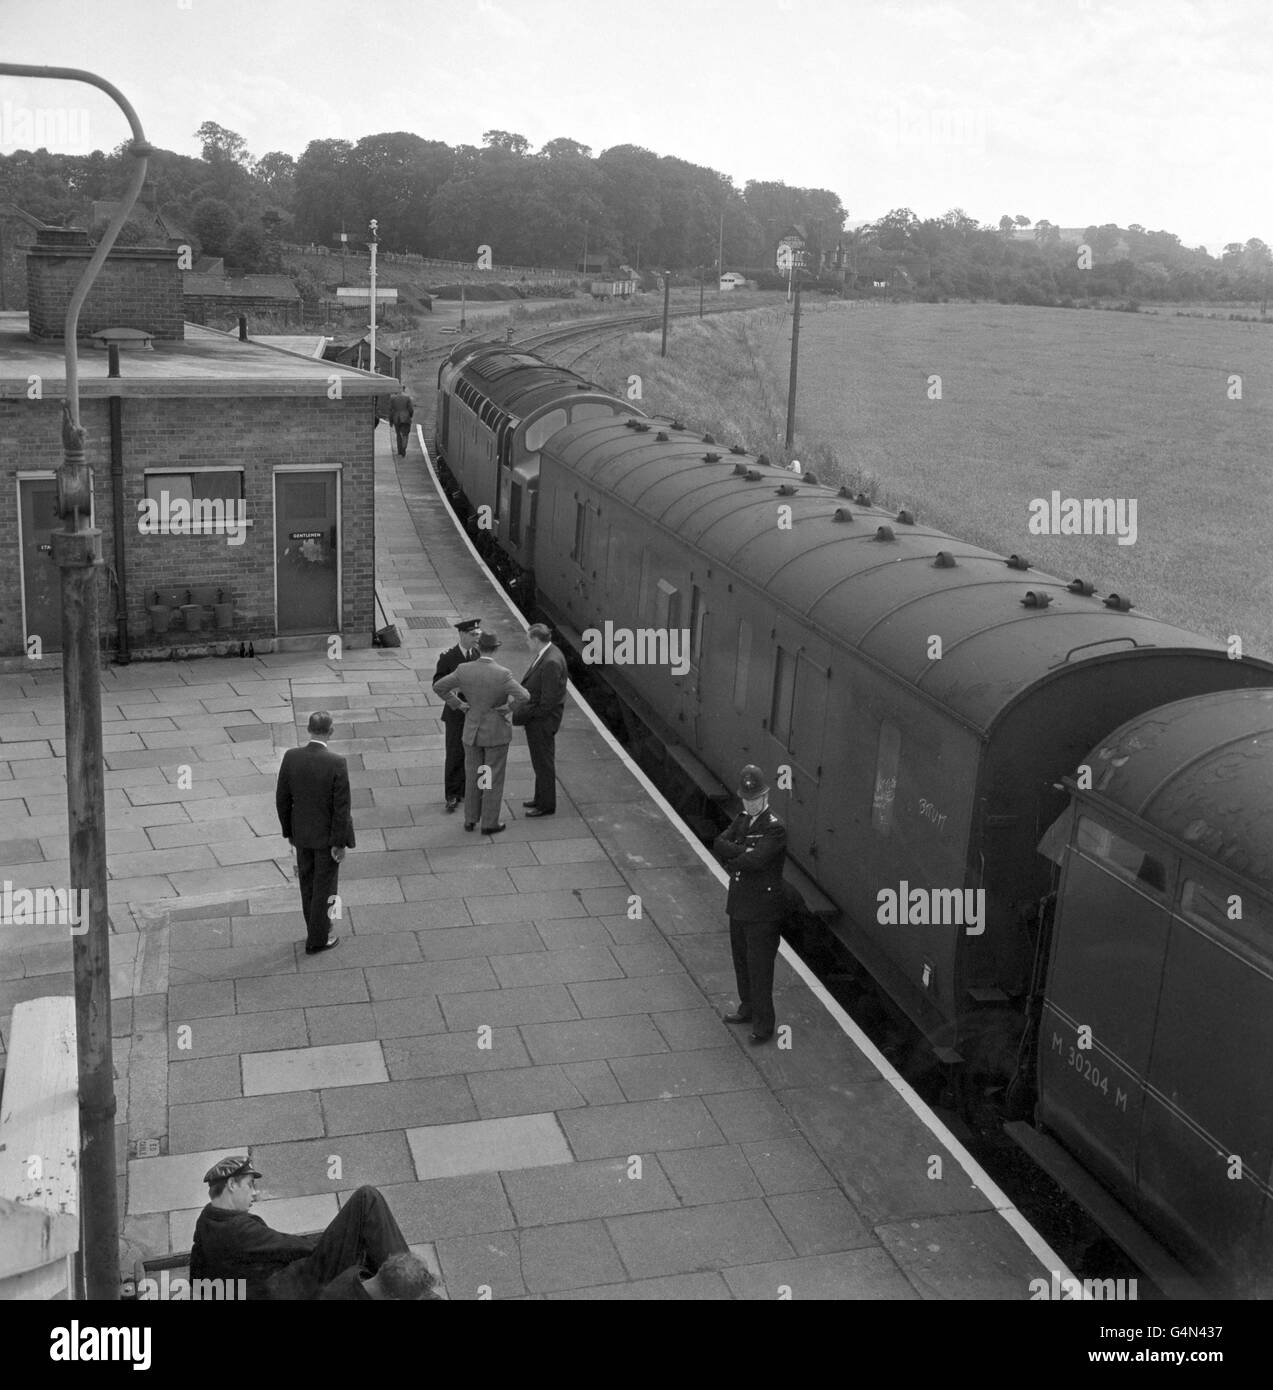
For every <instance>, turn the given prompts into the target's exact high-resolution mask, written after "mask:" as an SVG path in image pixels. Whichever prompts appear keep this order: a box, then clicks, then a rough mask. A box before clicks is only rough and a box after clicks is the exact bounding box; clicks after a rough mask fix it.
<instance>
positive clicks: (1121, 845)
mask: <svg viewBox="0 0 1273 1390" xmlns="http://www.w3.org/2000/svg"><path fill="white" fill-rule="evenodd" d="M1077 843H1078V848H1079V849H1080V850H1082V851H1083V852H1084V853H1086V854H1089V855H1091V857H1092V858H1093V859H1096V860H1098V861H1099V862H1100V863H1101V864H1102V865H1103V866H1104V867H1105V868H1107V869H1109V870H1110V871H1111V872H1112V873H1115V874H1117V875H1118V876H1119V878H1123V879H1126V880H1127V881H1128V882H1130V883H1135V884H1136V885H1137V886H1138V887H1140V888H1149V889H1152V890H1154V891H1155V892H1158V893H1164V892H1166V890H1167V870H1166V868H1165V867H1164V865H1163V861H1162V860H1161V859H1160V858H1158V857H1157V855H1153V854H1150V853H1148V852H1147V851H1146V850H1145V849H1144V848H1143V847H1142V846H1140V845H1138V844H1136V843H1135V841H1133V840H1129V839H1127V838H1126V837H1125V836H1123V835H1119V834H1117V833H1116V832H1115V831H1113V830H1110V829H1109V828H1108V827H1107V826H1104V825H1098V824H1097V822H1096V821H1094V820H1090V819H1089V818H1088V817H1087V816H1081V817H1080V818H1079V829H1078V841H1077Z"/></svg>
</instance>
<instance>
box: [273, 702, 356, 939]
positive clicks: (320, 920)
mask: <svg viewBox="0 0 1273 1390" xmlns="http://www.w3.org/2000/svg"><path fill="white" fill-rule="evenodd" d="M331 736H332V717H331V715H330V714H328V713H327V711H326V710H315V711H314V713H313V714H311V715H310V717H309V742H308V743H307V744H306V745H305V747H304V748H289V749H288V750H287V752H286V753H284V754H283V765H282V766H281V767H280V768H279V770H278V786H277V787H276V789H275V792H274V805H275V808H276V809H277V811H278V820H279V825H280V826H282V829H283V834H284V835H285V836H286V837H287V840H288V842H289V844H291V845H293V846H294V847H295V849H296V867H297V871H298V875H299V878H300V882H301V907H302V908H303V909H304V912H305V925H306V928H307V932H308V934H307V938H306V942H305V951H306V954H307V955H311V956H312V955H316V954H317V953H318V952H319V951H329V950H331V948H332V947H333V946H335V945H337V944H339V942H340V938H339V937H338V936H334V935H333V934H332V930H331V919H330V917H329V916H328V903H329V901H330V900H331V899H332V898H333V897H335V896H336V890H337V882H338V880H339V877H340V864H341V860H342V859H344V857H345V851H346V849H353V848H354V822H353V818H352V817H351V815H350V813H349V769H348V766H347V764H346V762H345V760H344V758H342V757H341V756H340V755H339V754H338V753H332V752H330V751H329V750H328V747H327V740H328V739H330V738H331Z"/></svg>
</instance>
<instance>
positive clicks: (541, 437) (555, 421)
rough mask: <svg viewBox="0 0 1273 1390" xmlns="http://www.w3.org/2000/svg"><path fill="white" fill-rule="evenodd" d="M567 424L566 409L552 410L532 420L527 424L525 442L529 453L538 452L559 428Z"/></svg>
mask: <svg viewBox="0 0 1273 1390" xmlns="http://www.w3.org/2000/svg"><path fill="white" fill-rule="evenodd" d="M565 425H566V412H565V411H564V410H550V411H549V412H548V414H547V415H541V416H540V417H539V419H538V420H532V421H531V423H530V424H529V425H527V426H526V433H525V435H524V436H523V442H524V445H525V449H526V452H527V453H528V454H537V453H538V452H539V451H540V449H542V448H543V447H544V443H545V441H546V440H547V439H549V438H550V437H551V436H552V435H554V434H556V433H557V431H558V430H560V429H564V428H565Z"/></svg>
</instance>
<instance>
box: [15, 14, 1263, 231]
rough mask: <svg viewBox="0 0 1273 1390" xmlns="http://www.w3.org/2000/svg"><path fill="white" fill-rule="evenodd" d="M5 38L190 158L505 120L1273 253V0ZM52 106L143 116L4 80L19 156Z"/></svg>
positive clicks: (85, 113) (886, 191) (925, 201)
mask: <svg viewBox="0 0 1273 1390" xmlns="http://www.w3.org/2000/svg"><path fill="white" fill-rule="evenodd" d="M0 49H2V50H3V56H4V58H5V60H7V61H11V62H20V63H41V64H42V63H54V62H56V63H59V64H63V65H70V66H79V67H84V68H88V69H90V70H92V71H94V72H96V73H98V74H100V75H102V76H104V77H106V78H108V79H109V80H110V81H112V82H114V83H115V84H116V85H117V86H118V87H119V88H120V89H121V90H122V91H123V92H124V94H125V95H126V96H127V97H128V98H129V99H130V100H131V101H132V103H133V105H134V106H135V107H136V109H137V112H138V115H139V116H140V118H141V120H142V123H143V125H144V127H145V130H146V134H147V136H148V138H149V139H150V140H151V141H152V142H153V143H155V144H157V145H160V146H163V147H165V148H168V149H173V150H177V151H179V152H182V153H186V154H191V155H197V154H198V153H199V148H198V144H197V142H196V141H195V139H194V137H193V133H194V131H195V129H196V128H197V127H198V126H199V125H200V123H201V122H203V121H205V120H212V121H216V122H218V123H219V124H221V125H223V126H227V127H229V128H230V129H231V130H235V131H237V132H238V133H239V134H241V135H242V136H244V138H245V139H246V140H247V144H248V149H249V150H250V151H251V152H252V153H253V154H255V155H261V154H264V153H265V152H266V151H268V150H275V149H281V150H286V151H287V152H288V153H290V154H293V155H299V154H300V153H301V151H302V150H303V149H304V147H305V145H306V144H307V143H308V141H310V140H313V139H324V138H332V137H338V138H343V139H349V140H356V139H358V138H359V137H360V136H362V135H368V134H373V133H375V132H378V131H388V130H409V131H413V132H415V133H416V134H419V135H422V136H425V137H426V138H430V139H436V140H445V141H446V142H447V143H448V144H459V143H467V144H474V145H478V144H480V143H481V137H482V132H483V131H485V130H489V129H492V128H498V129H503V130H510V131H517V132H519V133H521V134H522V135H525V136H526V137H527V139H528V140H529V141H530V142H531V145H532V146H533V147H534V148H538V147H539V146H540V145H542V144H544V143H545V142H546V141H548V140H551V139H553V138H554V137H557V136H568V137H570V138H572V139H575V140H579V141H581V142H582V143H583V144H585V145H589V146H591V147H592V151H593V153H594V154H596V153H599V152H600V151H601V150H603V149H605V148H606V147H607V146H609V145H616V144H636V145H644V146H646V147H647V148H649V149H652V150H655V151H656V152H658V153H659V154H672V155H678V156H680V157H681V158H684V159H688V160H690V161H692V162H693V163H696V164H705V165H710V166H712V167H713V168H716V169H720V170H722V171H724V172H725V173H728V174H730V175H731V176H732V177H733V178H734V180H735V182H736V183H737V184H738V185H739V186H740V187H741V186H742V184H743V183H744V182H745V181H746V180H747V179H782V180H784V181H785V182H787V183H793V184H802V185H808V186H814V187H822V188H830V189H833V190H834V191H835V192H836V193H838V194H839V195H840V199H841V201H842V202H843V204H844V205H845V207H846V208H847V209H848V210H849V216H850V219H851V220H852V221H854V222H858V221H863V220H874V219H875V218H877V217H879V216H881V215H882V214H883V213H885V212H887V211H888V210H889V209H890V208H894V207H902V206H906V207H910V208H912V209H913V210H914V211H915V212H916V213H918V214H919V215H920V216H921V217H926V216H935V215H938V214H940V213H942V212H944V211H946V210H947V209H948V208H951V207H955V206H959V207H962V208H964V210H965V211H966V212H968V213H969V214H970V215H971V216H973V217H975V218H976V219H977V220H978V221H980V222H992V223H993V222H997V221H998V219H999V217H1000V216H1001V215H1002V214H1004V213H1008V214H1011V215H1013V216H1015V215H1017V214H1024V215H1025V216H1027V217H1029V218H1030V219H1031V220H1032V221H1037V220H1038V219H1040V218H1047V219H1049V220H1050V221H1052V222H1054V223H1057V224H1059V225H1061V226H1079V227H1083V226H1087V225H1088V224H1090V223H1092V222H1116V223H1118V224H1119V225H1120V226H1127V225H1128V224H1129V223H1133V222H1139V223H1142V224H1143V225H1144V226H1145V227H1147V228H1149V229H1151V230H1156V229H1160V228H1161V229H1166V230H1168V231H1172V232H1176V233H1177V234H1178V235H1179V236H1180V237H1181V239H1182V240H1183V241H1184V242H1185V243H1186V244H1187V245H1189V246H1196V245H1199V244H1204V245H1206V246H1207V247H1208V248H1209V249H1210V250H1212V251H1213V252H1216V251H1218V250H1219V249H1220V248H1221V247H1222V246H1223V245H1224V244H1225V243H1226V242H1229V241H1245V240H1246V239H1248V238H1249V237H1253V236H1258V237H1262V238H1263V239H1264V240H1266V241H1269V242H1271V243H1273V184H1271V183H1270V167H1271V161H1270V142H1271V140H1273V80H1271V78H1270V74H1271V73H1273V0H1206V3H1194V2H1193V0H950V2H949V3H940V2H939V3H927V0H898V3H888V4H886V3H878V2H877V0H732V3H715V0H631V3H629V4H619V3H617V2H616V0H467V2H466V0H447V3H440V0H414V2H413V0H375V3H368V4H363V5H359V4H355V3H352V0H345V2H343V3H337V0H0ZM37 118H40V119H42V120H43V121H44V127H43V128H44V130H45V132H46V134H50V138H48V139H47V141H46V143H47V144H48V147H49V148H50V149H55V150H63V151H65V152H68V153H83V152H86V151H88V150H91V149H94V148H98V147H100V148H103V149H111V148H112V147H113V146H115V145H116V144H118V143H119V141H120V140H121V139H123V138H124V137H125V136H126V134H127V131H126V127H125V125H124V122H123V118H122V116H121V115H120V114H119V113H118V112H117V110H116V108H115V107H114V106H113V105H111V104H110V103H109V102H107V101H106V100H105V99H104V98H99V97H98V96H97V95H96V93H94V92H92V91H91V89H89V88H87V87H84V86H78V85H77V86H67V85H64V84H61V83H50V82H30V81H20V80H17V79H14V78H5V79H3V80H0V151H2V152H4V153H10V152H12V150H13V149H15V148H19V147H21V146H22V145H24V144H27V143H29V141H28V140H25V139H23V138H22V135H23V122H24V121H25V122H27V123H31V122H34V121H35V120H36V119H37ZM28 128H29V124H28ZM59 133H60V134H61V137H62V138H60V139H59V138H57V136H58V135H59Z"/></svg>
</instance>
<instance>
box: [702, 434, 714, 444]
mask: <svg viewBox="0 0 1273 1390" xmlns="http://www.w3.org/2000/svg"><path fill="white" fill-rule="evenodd" d="M703 443H704V444H715V443H716V436H715V435H714V434H705V435H704V436H703Z"/></svg>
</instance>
